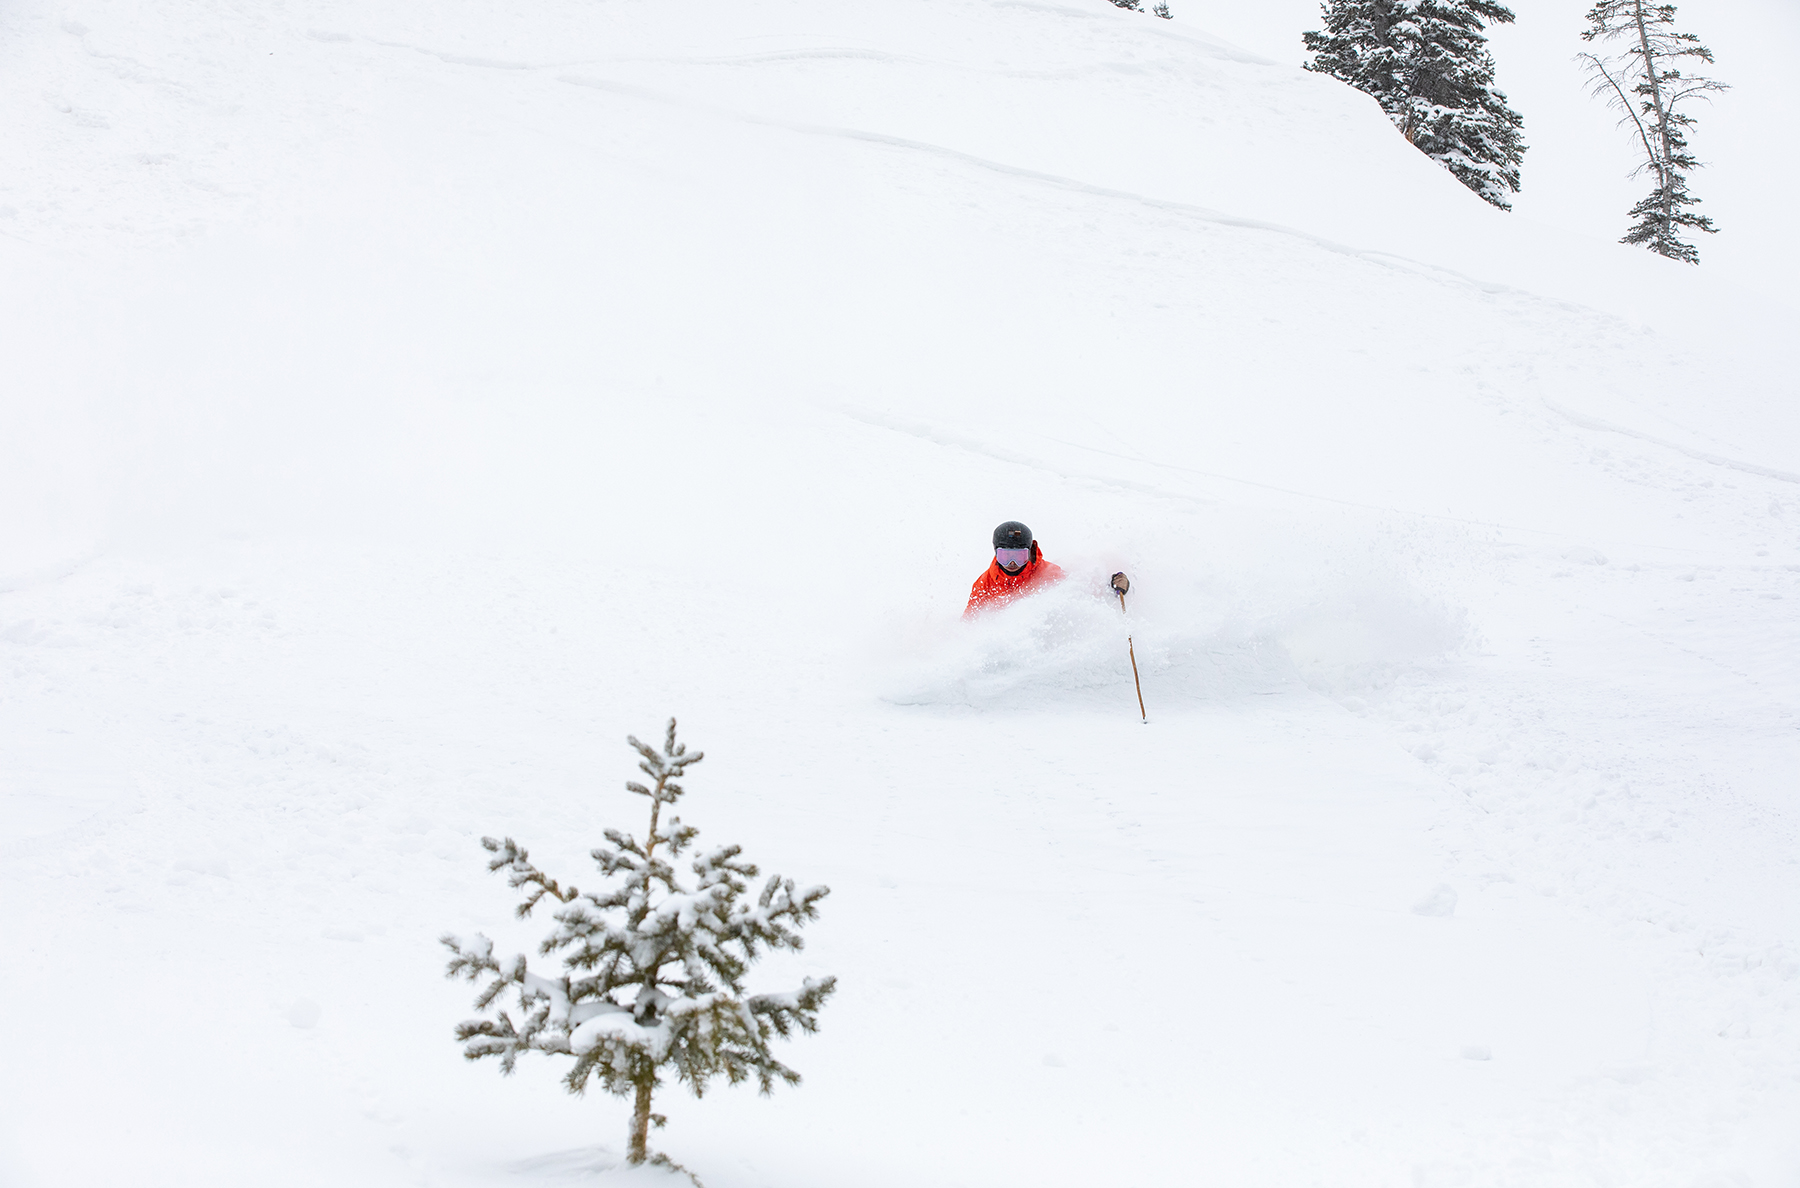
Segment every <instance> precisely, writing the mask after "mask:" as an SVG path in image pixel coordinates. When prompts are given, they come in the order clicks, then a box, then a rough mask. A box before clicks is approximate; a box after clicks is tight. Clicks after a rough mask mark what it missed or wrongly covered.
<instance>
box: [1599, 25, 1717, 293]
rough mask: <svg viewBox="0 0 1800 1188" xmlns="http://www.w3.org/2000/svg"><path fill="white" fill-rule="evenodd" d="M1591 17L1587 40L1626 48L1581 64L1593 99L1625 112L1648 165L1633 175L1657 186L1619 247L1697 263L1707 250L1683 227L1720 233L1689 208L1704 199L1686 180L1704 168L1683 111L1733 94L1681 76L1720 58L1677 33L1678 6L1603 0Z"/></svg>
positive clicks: (1634, 213)
mask: <svg viewBox="0 0 1800 1188" xmlns="http://www.w3.org/2000/svg"><path fill="white" fill-rule="evenodd" d="M1587 16H1588V29H1587V31H1586V32H1585V33H1583V34H1582V35H1581V39H1582V40H1583V41H1588V42H1593V41H1612V40H1615V39H1618V40H1622V41H1623V43H1624V45H1625V49H1624V51H1623V52H1621V53H1619V54H1616V55H1613V56H1611V57H1602V56H1600V55H1599V54H1582V55H1580V57H1579V59H1578V60H1579V61H1581V62H1582V63H1584V64H1585V65H1586V66H1587V70H1588V76H1589V77H1590V78H1591V79H1592V80H1593V93H1594V95H1595V96H1597V97H1600V98H1603V99H1605V100H1606V101H1607V103H1608V104H1609V105H1610V106H1612V107H1614V108H1617V109H1618V110H1619V111H1620V112H1622V113H1623V114H1622V116H1621V118H1620V120H1619V124H1620V126H1621V127H1628V128H1630V129H1632V131H1634V132H1635V133H1636V134H1637V143H1638V147H1639V149H1640V150H1641V151H1642V152H1643V160H1642V161H1641V162H1640V163H1639V165H1638V167H1637V168H1636V169H1635V170H1633V171H1632V176H1634V177H1635V176H1637V175H1638V174H1640V173H1648V174H1650V176H1651V178H1652V180H1653V181H1654V183H1655V184H1654V185H1653V187H1652V188H1651V190H1650V193H1649V195H1648V196H1647V197H1646V198H1645V199H1644V200H1643V201H1642V202H1639V203H1638V204H1637V205H1636V206H1634V207H1632V208H1631V212H1630V215H1629V216H1628V217H1630V218H1632V219H1634V220H1636V221H1635V222H1634V223H1633V224H1632V227H1631V230H1630V231H1627V232H1626V233H1625V236H1624V238H1623V239H1621V240H1619V242H1620V243H1630V244H1642V245H1643V246H1645V247H1647V248H1649V249H1650V250H1651V251H1653V252H1655V253H1657V254H1658V255H1660V256H1667V257H1668V258H1669V259H1671V260H1682V261H1685V262H1687V263H1689V264H1698V263H1699V262H1700V251H1699V249H1698V248H1696V247H1695V246H1694V245H1693V244H1691V243H1688V242H1687V241H1686V240H1684V239H1683V238H1682V237H1681V235H1682V231H1683V229H1692V230H1695V231H1704V232H1706V233H1707V234H1708V235H1711V234H1714V233H1716V232H1717V231H1718V228H1717V227H1715V226H1713V221H1712V220H1711V219H1710V218H1707V217H1706V216H1705V215H1702V214H1695V213H1694V212H1693V211H1691V210H1689V209H1688V208H1689V207H1691V206H1694V205H1696V204H1697V203H1698V202H1699V201H1700V199H1698V198H1696V197H1694V196H1693V195H1692V194H1690V193H1688V188H1687V175H1688V173H1689V172H1690V171H1692V170H1694V169H1698V168H1699V167H1700V162H1699V161H1698V160H1696V159H1695V157H1694V154H1693V153H1692V152H1691V151H1689V149H1688V142H1687V129H1688V128H1690V127H1692V126H1693V123H1694V117H1693V116H1691V115H1688V114H1687V113H1686V112H1684V111H1683V110H1682V106H1683V105H1684V104H1686V103H1687V102H1689V101H1690V100H1693V99H1696V98H1699V97H1701V96H1704V95H1706V94H1708V93H1710V92H1713V91H1724V90H1729V89H1730V88H1728V87H1727V86H1726V85H1725V84H1724V83H1722V82H1716V81H1714V80H1713V79H1710V78H1707V77H1705V76H1703V75H1699V74H1684V73H1683V72H1682V70H1681V63H1682V60H1683V59H1697V60H1699V61H1701V62H1707V63H1711V62H1712V60H1713V55H1712V51H1711V50H1709V49H1707V48H1706V47H1705V46H1704V45H1701V44H1700V39H1699V38H1698V37H1696V36H1695V35H1694V34H1692V33H1677V32H1675V30H1674V24H1675V6H1674V5H1673V4H1652V3H1647V2H1646V0H1600V3H1598V4H1596V5H1595V6H1594V8H1593V10H1592V11H1591V12H1589V13H1588V14H1587ZM1633 96H1635V97H1636V98H1635V100H1634V99H1633Z"/></svg>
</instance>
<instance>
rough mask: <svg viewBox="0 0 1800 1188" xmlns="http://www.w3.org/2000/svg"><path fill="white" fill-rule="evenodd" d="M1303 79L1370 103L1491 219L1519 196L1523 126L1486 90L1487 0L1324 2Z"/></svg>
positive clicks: (1491, 16) (1490, 68)
mask: <svg viewBox="0 0 1800 1188" xmlns="http://www.w3.org/2000/svg"><path fill="white" fill-rule="evenodd" d="M1320 8H1321V11H1322V12H1323V14H1324V17H1325V29H1324V31H1323V32H1310V33H1307V34H1305V35H1304V36H1305V41H1306V48H1307V49H1308V50H1310V51H1311V52H1312V55H1313V57H1312V60H1311V61H1309V62H1307V63H1306V68H1307V69H1308V70H1314V71H1317V72H1318V73H1320V74H1329V75H1331V77H1333V78H1336V79H1340V80H1341V81H1343V82H1347V83H1349V84H1350V85H1351V86H1353V87H1355V88H1356V89H1357V90H1359V91H1364V92H1366V93H1368V94H1370V95H1372V96H1374V97H1375V101H1376V102H1378V103H1380V104H1381V109H1382V110H1383V111H1385V112H1387V114H1388V118H1389V119H1391V120H1393V121H1394V125H1395V127H1397V128H1399V129H1400V131H1401V133H1402V134H1404V135H1405V137H1406V139H1407V140H1409V141H1411V142H1412V144H1413V145H1414V146H1415V147H1417V148H1418V150H1419V151H1420V152H1422V153H1424V154H1425V155H1426V156H1428V157H1430V158H1431V159H1432V160H1434V161H1436V162H1438V163H1439V164H1440V165H1442V166H1443V167H1444V168H1446V169H1448V170H1449V171H1450V172H1451V173H1452V174H1454V175H1455V176H1456V179H1457V180H1458V181H1460V182H1462V184H1463V185H1465V186H1467V187H1469V189H1471V190H1473V191H1475V192H1476V193H1477V194H1479V195H1481V196H1482V197H1483V198H1485V199H1487V200H1488V201H1489V202H1491V203H1493V204H1494V205H1495V206H1498V207H1499V208H1500V209H1501V210H1511V209H1512V203H1511V202H1509V201H1508V200H1507V195H1508V194H1510V193H1517V192H1518V189H1519V163H1520V161H1522V160H1523V159H1524V157H1525V142H1524V137H1523V133H1522V129H1523V128H1524V124H1525V121H1524V119H1523V118H1521V117H1520V115H1519V113H1517V112H1515V111H1514V110H1513V109H1512V108H1510V107H1508V106H1507V102H1506V95H1505V94H1504V93H1503V92H1501V91H1500V90H1498V89H1497V88H1496V87H1495V86H1494V57H1493V55H1492V54H1490V53H1489V52H1488V48H1487V34H1486V29H1487V27H1488V25H1489V24H1510V23H1511V22H1512V19H1513V14H1512V11H1511V10H1510V9H1507V8H1503V7H1501V6H1500V5H1498V4H1495V3H1492V0H1326V3H1324V4H1322V5H1321V6H1320Z"/></svg>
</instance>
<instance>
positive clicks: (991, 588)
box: [963, 520, 1063, 619]
mask: <svg viewBox="0 0 1800 1188" xmlns="http://www.w3.org/2000/svg"><path fill="white" fill-rule="evenodd" d="M1062 576H1063V571H1062V567H1061V566H1060V565H1057V564H1055V563H1054V562H1051V561H1046V560H1044V554H1043V553H1042V552H1041V551H1040V550H1039V549H1038V542H1037V541H1036V540H1034V539H1033V538H1032V535H1031V529H1029V528H1027V527H1026V526H1025V525H1023V524H1021V523H1019V522H1018V521H1017V520H1008V521H1007V522H1006V523H1004V524H1002V525H1000V526H999V527H998V528H996V529H994V560H993V563H992V564H990V565H989V566H988V567H987V572H986V573H984V574H982V575H981V576H980V577H978V578H976V579H975V585H974V586H973V587H972V588H971V589H970V590H969V605H968V606H967V607H966V608H964V610H963V618H965V619H967V618H969V617H971V616H973V615H974V614H976V613H977V612H979V611H984V610H987V609H989V608H991V607H996V606H1005V605H1006V604H1007V603H1009V602H1011V601H1012V600H1013V599H1015V598H1022V597H1024V596H1025V595H1027V594H1029V593H1031V592H1032V591H1033V590H1041V589H1043V588H1044V587H1045V586H1048V585H1050V584H1052V583H1053V582H1059V581H1061V580H1062Z"/></svg>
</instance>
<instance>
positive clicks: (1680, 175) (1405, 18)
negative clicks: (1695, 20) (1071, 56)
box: [1115, 0, 1726, 264]
mask: <svg viewBox="0 0 1800 1188" xmlns="http://www.w3.org/2000/svg"><path fill="white" fill-rule="evenodd" d="M1115 2H1116V0H1115ZM1320 8H1321V11H1322V14H1323V17H1324V26H1325V27H1324V29H1322V30H1314V31H1311V32H1308V33H1305V34H1304V35H1303V37H1304V40H1305V44H1306V48H1307V50H1308V51H1309V52H1310V54H1311V55H1312V56H1311V58H1310V60H1309V61H1307V63H1306V64H1305V65H1306V68H1307V69H1308V70H1312V71H1316V72H1318V73H1320V74H1328V75H1330V76H1331V77H1333V78H1336V79H1339V80H1341V81H1343V82H1346V83H1349V84H1350V85H1351V86H1353V87H1355V88H1356V89H1357V90H1359V91H1363V92H1366V93H1367V94H1369V95H1371V96H1373V97H1374V98H1375V100H1376V102H1378V103H1380V104H1381V109H1382V110H1383V111H1384V112H1386V113H1387V116H1388V118H1389V119H1390V120H1392V121H1393V122H1394V126H1395V127H1397V128H1398V129H1399V130H1400V132H1401V134H1402V135H1404V136H1405V137H1406V139H1407V140H1408V141H1410V142H1411V143H1412V144H1413V145H1414V146H1415V147H1416V148H1418V150H1419V151H1420V152H1422V153H1424V154H1425V155H1426V156H1428V157H1430V158H1431V159H1432V160H1434V161H1436V162H1438V163H1439V164H1440V165H1442V166H1443V167H1444V168H1446V169H1448V170H1449V171H1450V173H1451V174H1452V175H1453V176H1455V178H1456V179H1457V180H1458V181H1460V182H1462V183H1463V185H1465V186H1467V187H1469V189H1471V190H1473V191H1474V192H1475V193H1476V194H1479V195H1480V196H1481V197H1482V198H1484V199H1486V200H1487V201H1488V202H1490V203H1492V204H1493V205H1495V206H1497V207H1499V208H1500V209H1501V210H1511V209H1512V203H1511V202H1510V201H1509V200H1508V195H1510V194H1516V193H1518V191H1519V185H1520V172H1519V170H1520V163H1521V162H1522V161H1523V160H1524V157H1525V149H1526V144H1525V139H1524V126H1525V121H1524V118H1523V117H1522V116H1520V115H1519V113H1518V112H1516V111H1514V110H1513V109H1512V107H1511V106H1510V105H1509V103H1508V102H1507V98H1506V93H1505V92H1504V91H1502V90H1500V88H1499V86H1498V85H1497V82H1496V74H1495V65H1494V57H1493V54H1492V53H1490V52H1489V50H1488V45H1487V32H1486V31H1487V29H1488V27H1489V26H1490V25H1501V24H1511V23H1512V22H1513V19H1514V16H1513V12H1512V10H1511V9H1509V8H1506V7H1504V6H1503V5H1501V4H1498V3H1495V2H1494V0H1325V2H1324V3H1323V4H1321V6H1320ZM1587 20H1588V28H1587V30H1586V31H1585V32H1583V33H1582V35H1581V36H1582V40H1583V41H1584V42H1587V43H1589V44H1590V45H1592V46H1593V47H1594V49H1593V50H1592V51H1589V52H1586V53H1582V54H1581V55H1580V56H1579V58H1578V59H1577V60H1578V61H1580V62H1581V64H1582V67H1583V69H1584V70H1585V72H1586V74H1587V76H1588V78H1589V80H1590V82H1591V83H1592V92H1593V94H1594V95H1595V96H1596V97H1598V98H1600V99H1602V100H1604V101H1605V102H1606V103H1607V104H1609V105H1610V106H1611V107H1613V108H1615V109H1617V110H1618V111H1619V113H1620V126H1621V127H1622V128H1625V129H1627V130H1629V133H1630V135H1631V138H1632V144H1633V147H1634V149H1635V153H1636V155H1637V158H1638V165H1637V168H1636V169H1635V170H1634V171H1633V174H1632V175H1633V176H1634V177H1635V176H1645V177H1647V178H1648V179H1649V180H1650V183H1651V189H1650V193H1649V194H1648V195H1646V196H1645V197H1644V199H1643V200H1642V201H1641V202H1639V203H1638V204H1637V205H1636V206H1633V207H1632V208H1631V210H1630V212H1629V214H1628V216H1627V217H1628V218H1630V219H1632V220H1633V222H1632V225H1631V228H1630V230H1628V231H1627V232H1626V233H1625V235H1624V237H1623V238H1622V239H1621V240H1620V242H1621V243H1628V244H1637V245H1641V246H1643V247H1646V248H1649V249H1650V250H1651V251H1653V252H1656V253H1657V254H1658V255H1662V256H1666V257H1668V258H1669V259H1671V260H1681V261H1684V262H1686V263H1689V264H1697V263H1699V261H1700V253H1699V250H1698V249H1697V248H1695V247H1694V245H1693V244H1692V243H1691V242H1690V241H1689V240H1688V239H1687V238H1686V235H1687V233H1689V232H1693V231H1701V232H1705V233H1708V234H1711V233H1713V232H1716V231H1717V230H1718V228H1717V227H1716V226H1715V225H1714V224H1713V221H1712V220H1711V219H1710V218H1708V217H1706V216H1705V215H1701V214H1697V213H1695V212H1694V210H1693V207H1694V206H1695V205H1697V204H1698V203H1699V201H1700V200H1699V199H1698V198H1696V197H1694V195H1693V194H1692V193H1691V192H1690V191H1689V189H1688V178H1689V175H1690V174H1692V173H1693V171H1694V170H1696V169H1698V168H1699V167H1700V161H1699V160H1698V158H1696V157H1695V156H1694V154H1693V151H1692V150H1691V148H1690V147H1689V145H1688V130H1689V129H1690V128H1692V127H1693V125H1694V116H1693V114H1692V110H1693V105H1694V103H1695V101H1697V100H1700V99H1703V98H1705V97H1707V96H1708V95H1709V94H1711V93H1712V92H1715V91H1722V90H1725V89H1726V87H1725V84H1724V83H1721V82H1718V81H1717V80H1715V79H1712V78H1708V77H1706V76H1705V75H1702V74H1700V73H1698V72H1697V66H1698V64H1702V63H1704V64H1707V65H1710V64H1711V63H1712V61H1713V54H1712V51H1711V50H1710V49H1708V48H1707V47H1706V46H1705V45H1703V44H1701V42H1700V39H1699V37H1697V36H1696V35H1695V34H1692V33H1683V32H1678V31H1677V30H1676V28H1675V6H1674V5H1673V4H1662V3H1655V2H1653V0H1598V2H1597V3H1596V4H1595V6H1594V8H1593V9H1592V10H1591V11H1590V12H1589V13H1588V14H1587Z"/></svg>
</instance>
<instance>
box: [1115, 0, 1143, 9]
mask: <svg viewBox="0 0 1800 1188" xmlns="http://www.w3.org/2000/svg"><path fill="white" fill-rule="evenodd" d="M1138 4H1139V0H1112V5H1113V7H1114V8H1128V9H1130V10H1131V11H1132V12H1142V11H1144V10H1143V9H1142V8H1140V7H1138Z"/></svg>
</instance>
